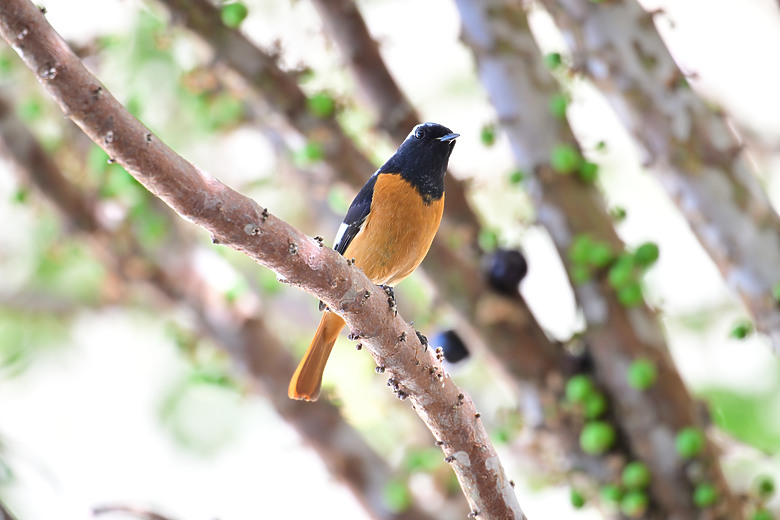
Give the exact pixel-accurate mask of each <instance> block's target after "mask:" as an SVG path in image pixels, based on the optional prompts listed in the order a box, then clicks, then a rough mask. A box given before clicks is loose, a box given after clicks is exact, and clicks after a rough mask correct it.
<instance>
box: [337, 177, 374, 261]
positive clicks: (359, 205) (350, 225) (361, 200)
mask: <svg viewBox="0 0 780 520" xmlns="http://www.w3.org/2000/svg"><path fill="white" fill-rule="evenodd" d="M377 175H379V174H378V173H375V174H374V175H372V176H371V178H370V179H368V182H366V184H365V185H363V187H362V188H361V189H360V191H359V192H358V194H357V195H356V196H355V199H354V200H353V201H352V204H351V205H350V206H349V209H348V210H347V214H346V215H345V216H344V222H343V223H342V230H343V232H341V233H340V234H339V235H338V236H337V237H336V245H335V246H333V249H335V250H336V251H338V252H339V253H340V254H342V255H343V254H344V252H345V251H346V250H347V247H348V246H349V244H350V242H352V239H353V238H355V236H357V234H358V233H359V232H360V228H361V227H363V223H364V222H365V221H366V219H367V218H368V214H369V213H370V212H371V199H373V197H374V185H375V184H376V178H377Z"/></svg>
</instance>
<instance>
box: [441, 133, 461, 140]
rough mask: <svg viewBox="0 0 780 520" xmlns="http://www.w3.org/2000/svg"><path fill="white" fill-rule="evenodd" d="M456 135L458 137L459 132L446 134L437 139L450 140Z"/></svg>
mask: <svg viewBox="0 0 780 520" xmlns="http://www.w3.org/2000/svg"><path fill="white" fill-rule="evenodd" d="M456 137H460V134H447V135H443V136H441V137H439V138H438V139H439V141H452V140H453V139H455V138H456Z"/></svg>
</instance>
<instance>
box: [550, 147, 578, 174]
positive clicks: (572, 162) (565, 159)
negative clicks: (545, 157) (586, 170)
mask: <svg viewBox="0 0 780 520" xmlns="http://www.w3.org/2000/svg"><path fill="white" fill-rule="evenodd" d="M580 164H582V155H580V152H578V151H577V149H576V148H575V147H573V146H572V145H569V144H559V145H557V146H555V147H554V148H553V150H552V153H551V154H550V165H551V166H552V168H553V170H555V171H556V172H558V173H563V174H569V173H572V172H575V171H577V170H578V169H579V167H580Z"/></svg>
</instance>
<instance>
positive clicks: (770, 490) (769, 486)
mask: <svg viewBox="0 0 780 520" xmlns="http://www.w3.org/2000/svg"><path fill="white" fill-rule="evenodd" d="M754 485H755V488H756V493H757V494H758V496H759V497H761V498H762V499H764V500H766V499H768V498H770V497H771V496H772V495H774V494H775V479H773V478H772V477H770V476H769V475H760V476H759V477H756V482H755V484H754Z"/></svg>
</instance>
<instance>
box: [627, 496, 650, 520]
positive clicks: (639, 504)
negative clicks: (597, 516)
mask: <svg viewBox="0 0 780 520" xmlns="http://www.w3.org/2000/svg"><path fill="white" fill-rule="evenodd" d="M647 504H648V500H647V495H646V494H645V493H644V492H643V491H639V490H633V491H629V492H628V493H626V494H625V495H624V496H623V499H622V500H621V501H620V511H622V512H623V514H624V515H626V516H628V517H630V518H639V517H640V516H642V515H643V514H644V513H645V510H646V509H647Z"/></svg>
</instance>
